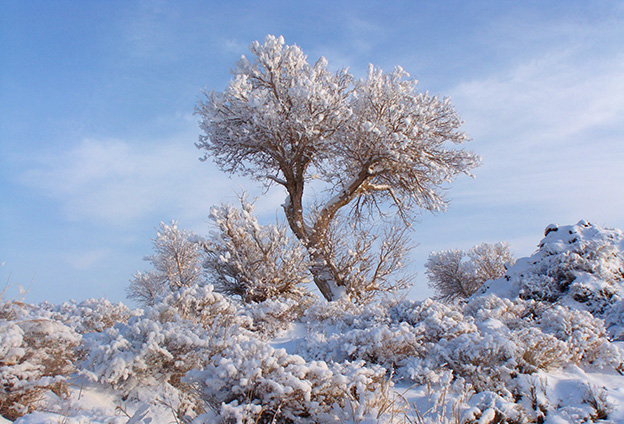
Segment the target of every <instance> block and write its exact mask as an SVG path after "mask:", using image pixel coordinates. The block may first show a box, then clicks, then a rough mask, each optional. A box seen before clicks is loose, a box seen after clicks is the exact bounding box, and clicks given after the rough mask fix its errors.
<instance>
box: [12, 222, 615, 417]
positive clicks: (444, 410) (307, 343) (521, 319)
mask: <svg viewBox="0 0 624 424" xmlns="http://www.w3.org/2000/svg"><path fill="white" fill-rule="evenodd" d="M545 233H546V234H545V237H544V239H543V240H542V241H541V242H540V244H539V247H538V250H537V251H536V252H535V254H533V255H532V256H531V257H528V258H523V259H520V260H518V261H517V262H516V263H515V264H514V265H513V266H512V267H510V268H509V269H508V270H507V273H506V275H505V277H504V278H501V279H499V280H496V281H488V282H486V284H485V285H484V286H483V287H482V289H481V290H480V291H479V292H478V293H476V294H475V295H473V296H472V297H471V298H469V299H467V300H466V301H464V302H461V303H455V304H452V303H444V302H440V301H436V300H432V299H428V300H425V301H423V302H415V301H409V300H403V301H380V302H377V303H371V304H367V305H362V306H357V305H353V304H350V303H346V302H341V301H339V302H333V303H326V302H321V301H319V302H316V303H312V302H310V300H309V299H308V300H306V301H305V302H304V301H302V302H297V301H293V299H279V298H276V299H270V300H267V301H265V302H262V303H259V304H252V305H240V304H238V303H236V302H234V301H233V300H232V299H230V298H228V297H226V296H223V295H222V294H219V293H215V292H214V291H213V288H212V287H211V286H203V287H197V286H194V287H189V288H184V289H181V290H180V291H178V292H176V293H172V294H170V295H168V296H166V297H164V298H162V299H161V300H160V301H159V302H158V303H157V304H156V305H155V306H154V307H151V308H147V309H146V310H130V309H128V308H127V307H125V306H123V305H113V304H110V302H107V301H106V300H99V301H98V300H89V301H86V302H83V303H80V304H75V303H68V304H63V305H50V304H40V305H28V304H24V303H20V302H4V303H2V304H0V384H1V385H2V386H1V387H2V391H1V392H0V413H1V414H2V415H4V416H5V417H6V418H8V419H12V420H14V419H16V422H18V423H21V424H24V423H27V424H32V423H60V422H62V423H91V422H93V423H152V424H159V423H170V422H189V423H190V422H193V423H213V422H214V423H220V422H239V423H256V422H260V423H269V422H280V423H289V422H292V423H299V422H301V423H333V422H342V423H356V422H358V423H377V422H379V423H401V422H418V423H479V424H487V423H548V424H559V423H577V422H579V423H580V422H612V423H618V422H624V389H623V388H624V376H622V369H623V367H622V361H623V360H624V355H623V352H622V349H621V343H622V342H621V340H622V339H623V338H624V337H623V335H624V330H623V328H624V326H623V325H622V317H623V316H624V315H623V311H624V306H623V300H622V299H623V297H624V296H623V295H624V292H623V287H622V280H623V279H624V271H623V270H624V266H623V264H624V257H623V251H624V236H623V234H622V232H621V231H619V230H614V229H607V228H601V227H596V226H593V225H591V224H589V223H587V222H584V221H581V222H579V223H578V224H577V225H572V226H554V225H551V226H548V227H547V228H546V232H545ZM1 422H2V421H0V423H1Z"/></svg>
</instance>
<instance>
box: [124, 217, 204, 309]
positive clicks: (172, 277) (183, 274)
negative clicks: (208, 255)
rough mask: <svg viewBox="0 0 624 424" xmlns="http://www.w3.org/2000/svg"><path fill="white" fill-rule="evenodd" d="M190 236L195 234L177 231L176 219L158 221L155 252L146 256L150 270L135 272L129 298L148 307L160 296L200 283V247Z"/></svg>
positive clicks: (129, 288) (129, 287) (129, 289)
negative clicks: (169, 221) (158, 227)
mask: <svg viewBox="0 0 624 424" xmlns="http://www.w3.org/2000/svg"><path fill="white" fill-rule="evenodd" d="M191 238H194V235H193V234H191V233H188V232H186V231H180V230H179V229H178V224H177V222H175V221H173V222H172V223H171V224H170V225H167V224H165V223H161V224H160V229H159V231H158V233H157V234H156V238H155V239H154V254H153V255H151V256H147V257H146V258H145V260H146V261H148V262H149V263H150V264H151V265H152V269H151V270H149V271H147V272H138V273H136V274H135V275H134V278H133V279H132V281H131V282H130V285H129V286H128V298H130V299H133V300H135V301H137V302H138V303H139V304H141V305H144V306H151V305H153V304H154V302H155V301H156V299H157V298H158V297H159V296H163V295H166V294H167V293H170V292H174V291H176V290H178V289H180V288H181V287H190V286H192V285H194V284H199V283H201V282H202V272H201V269H202V268H201V265H202V258H203V256H202V250H201V247H200V245H199V244H197V243H194V242H193V241H192V240H191Z"/></svg>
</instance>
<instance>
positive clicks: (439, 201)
mask: <svg viewBox="0 0 624 424" xmlns="http://www.w3.org/2000/svg"><path fill="white" fill-rule="evenodd" d="M250 50H251V53H252V56H253V57H252V58H250V59H248V58H246V57H244V56H243V57H242V59H241V60H240V62H239V63H238V64H237V66H236V68H235V69H234V77H233V79H232V80H231V81H230V83H229V85H228V87H227V88H226V89H225V90H224V91H223V92H212V93H210V94H208V95H207V96H206V99H205V101H203V102H201V103H200V104H199V105H198V106H197V108H196V113H197V114H198V115H199V116H200V127H201V129H202V131H203V134H202V135H201V136H200V139H199V142H198V143H197V144H196V145H197V147H198V148H199V149H202V150H205V156H204V159H206V158H208V157H211V158H213V159H214V161H215V162H216V163H217V165H218V166H219V167H220V168H221V169H222V170H223V171H225V172H229V173H238V174H242V175H248V176H250V177H252V178H254V179H256V180H259V181H261V182H263V183H264V184H265V185H267V186H268V185H271V184H278V185H281V186H283V187H284V189H285V190H286V192H287V194H288V197H287V199H286V201H285V202H284V205H283V207H284V212H285V215H286V219H287V221H288V224H289V226H290V229H291V230H292V231H293V233H294V234H295V236H296V237H297V238H298V239H299V240H300V241H301V242H302V244H303V245H304V246H305V248H306V249H307V250H308V255H309V258H310V267H309V269H310V271H311V273H312V275H313V277H314V282H315V284H316V285H317V286H318V288H319V290H320V291H321V293H322V294H323V295H324V296H325V298H326V299H328V300H337V299H338V298H339V297H340V296H341V295H343V294H345V293H347V292H349V291H350V290H349V289H348V286H349V284H350V282H349V281H348V280H347V279H346V276H345V275H344V273H342V272H341V270H340V264H339V263H338V259H339V258H338V257H337V256H336V255H337V254H338V255H342V257H344V255H345V252H337V251H336V249H335V248H334V247H335V246H334V247H332V246H329V245H328V243H329V242H328V237H329V232H330V231H331V230H330V228H331V227H332V225H334V224H335V223H336V221H337V218H338V216H339V212H340V211H343V212H344V211H346V210H349V209H350V212H349V213H348V214H345V215H344V216H347V217H348V218H349V221H351V223H362V222H367V221H369V219H370V218H372V217H374V216H375V215H377V214H381V215H382V216H383V215H386V214H392V215H398V216H400V217H401V219H402V220H403V224H404V225H407V224H408V223H409V222H410V221H411V220H412V218H413V212H414V211H415V210H416V209H418V208H424V209H426V210H430V211H437V210H442V209H444V208H445V206H446V201H445V200H444V198H443V196H442V191H443V189H444V188H445V186H446V184H447V183H449V182H450V181H452V180H453V179H454V178H455V177H456V176H457V175H458V174H469V172H470V171H471V170H472V169H473V168H474V167H476V166H477V165H478V163H479V158H478V156H476V155H474V154H473V153H470V152H467V151H464V150H462V149H458V148H456V147H454V146H453V145H458V144H461V143H463V142H465V141H466V140H467V136H466V135H465V134H464V133H463V132H462V131H460V129H459V128H460V126H461V124H462V122H461V119H460V118H459V117H458V115H457V113H456V112H455V110H454V108H453V106H452V105H451V103H450V102H449V101H448V99H440V98H438V97H436V96H430V95H429V94H427V93H419V92H418V91H417V90H416V81H414V80H411V79H409V75H408V74H407V73H406V72H405V71H403V70H402V69H401V68H399V67H397V68H396V69H395V70H394V71H392V72H390V73H383V72H382V71H381V70H380V69H378V68H375V67H373V66H371V67H370V69H369V72H368V75H367V76H366V78H363V79H356V78H355V77H354V76H353V75H351V74H350V73H349V72H348V70H346V69H343V70H340V71H338V72H335V73H333V72H330V71H328V69H327V61H326V60H325V59H324V58H321V59H319V60H318V61H317V62H316V63H314V64H313V65H311V64H309V63H308V61H307V57H306V56H305V55H304V54H303V52H302V51H301V49H300V48H299V47H297V46H295V45H286V44H285V43H284V40H283V38H281V37H279V38H277V37H274V36H267V37H266V40H265V43H264V44H260V43H258V42H254V43H252V44H251V46H250ZM449 145H450V146H449ZM313 179H314V180H315V190H316V189H317V188H320V190H318V191H317V192H318V193H320V194H319V195H318V197H316V196H315V197H316V198H315V199H313V201H311V200H310V192H309V189H308V186H309V183H310V182H311V181H312V180H313ZM311 204H314V205H315V206H314V208H311V207H310V205H311ZM347 205H349V206H350V208H346V206H347ZM351 281H353V280H351ZM366 283H370V282H369V281H367V282H366ZM373 285H374V283H373ZM360 291H362V290H360Z"/></svg>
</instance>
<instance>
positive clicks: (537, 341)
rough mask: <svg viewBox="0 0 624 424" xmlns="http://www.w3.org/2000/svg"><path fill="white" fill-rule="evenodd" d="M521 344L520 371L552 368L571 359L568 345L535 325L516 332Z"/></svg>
mask: <svg viewBox="0 0 624 424" xmlns="http://www.w3.org/2000/svg"><path fill="white" fill-rule="evenodd" d="M514 339H515V341H516V343H517V344H518V346H519V350H520V352H519V355H518V358H517V361H518V365H519V369H520V371H522V372H523V373H527V374H530V373H533V372H536V371H537V370H540V369H541V370H545V371H548V370H551V369H553V368H558V367H561V366H563V365H564V364H566V363H567V362H568V361H570V359H571V355H570V353H569V349H568V345H567V344H566V343H565V342H564V341H562V340H559V339H558V338H557V337H555V336H553V335H552V334H547V333H544V332H542V331H541V330H540V329H538V328H535V327H527V328H524V329H522V330H520V331H517V332H515V333H514Z"/></svg>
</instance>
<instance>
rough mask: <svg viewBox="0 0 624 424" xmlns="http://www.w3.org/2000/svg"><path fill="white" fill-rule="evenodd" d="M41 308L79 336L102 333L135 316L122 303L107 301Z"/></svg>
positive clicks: (91, 301) (93, 300) (42, 306)
mask: <svg viewBox="0 0 624 424" xmlns="http://www.w3.org/2000/svg"><path fill="white" fill-rule="evenodd" d="M41 308H42V309H43V310H45V311H47V312H48V313H49V314H50V317H51V318H53V319H56V320H58V321H61V322H63V323H65V324H66V325H69V326H70V327H71V328H73V329H74V330H75V331H77V332H78V333H80V334H85V333H92V332H102V331H104V330H105V329H107V328H109V327H112V326H113V325H115V324H117V323H125V322H127V321H128V319H129V318H130V317H131V316H133V315H136V314H137V312H136V311H132V310H130V308H128V307H127V306H125V305H123V304H122V303H117V304H114V303H111V302H110V301H108V300H107V299H87V300H84V301H82V302H80V303H76V302H73V301H71V302H66V303H63V304H61V305H59V306H55V305H50V304H43V305H41Z"/></svg>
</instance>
